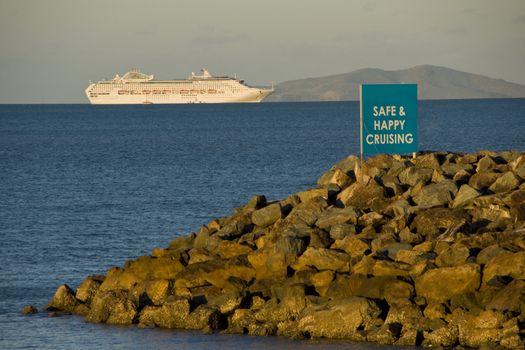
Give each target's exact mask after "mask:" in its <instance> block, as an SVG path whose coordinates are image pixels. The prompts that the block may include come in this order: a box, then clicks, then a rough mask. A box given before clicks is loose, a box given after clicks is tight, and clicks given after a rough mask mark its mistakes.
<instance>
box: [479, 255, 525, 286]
mask: <svg viewBox="0 0 525 350" xmlns="http://www.w3.org/2000/svg"><path fill="white" fill-rule="evenodd" d="M497 276H508V277H512V278H519V279H525V251H520V252H517V253H511V252H508V253H503V254H499V255H497V256H495V257H494V258H492V259H491V260H490V261H489V262H488V263H487V265H485V268H484V270H483V283H487V282H488V281H490V280H491V279H493V278H494V277H497Z"/></svg>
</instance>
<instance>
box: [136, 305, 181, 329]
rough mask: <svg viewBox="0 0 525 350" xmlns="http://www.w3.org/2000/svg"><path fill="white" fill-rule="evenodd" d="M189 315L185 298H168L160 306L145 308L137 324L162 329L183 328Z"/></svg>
mask: <svg viewBox="0 0 525 350" xmlns="http://www.w3.org/2000/svg"><path fill="white" fill-rule="evenodd" d="M189 314H190V303H189V301H188V300H187V299H186V298H173V297H172V298H170V299H169V300H167V301H166V302H165V303H164V304H163V305H162V306H146V307H145V308H144V309H143V310H142V311H141V313H140V316H139V324H142V325H148V324H153V325H155V326H158V327H162V328H184V327H185V326H186V319H187V318H188V317H189Z"/></svg>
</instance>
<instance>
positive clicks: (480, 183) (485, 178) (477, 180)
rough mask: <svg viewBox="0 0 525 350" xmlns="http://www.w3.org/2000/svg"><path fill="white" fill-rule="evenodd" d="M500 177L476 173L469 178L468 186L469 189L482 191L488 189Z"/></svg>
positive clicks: (493, 174) (491, 173)
mask: <svg viewBox="0 0 525 350" xmlns="http://www.w3.org/2000/svg"><path fill="white" fill-rule="evenodd" d="M500 176H501V174H500V173H493V172H489V173H486V172H482V173H477V174H474V175H472V176H471V177H470V179H469V181H468V184H469V186H470V187H472V188H475V189H476V190H484V189H487V188H489V187H490V186H491V185H492V184H493V183H494V182H495V181H496V180H497V179H498V178H499V177H500Z"/></svg>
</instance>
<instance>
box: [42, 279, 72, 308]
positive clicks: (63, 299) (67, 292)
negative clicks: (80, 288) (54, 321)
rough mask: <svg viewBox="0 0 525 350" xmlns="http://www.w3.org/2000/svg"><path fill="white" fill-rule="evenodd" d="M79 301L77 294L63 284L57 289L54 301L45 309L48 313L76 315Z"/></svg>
mask: <svg viewBox="0 0 525 350" xmlns="http://www.w3.org/2000/svg"><path fill="white" fill-rule="evenodd" d="M78 305H79V301H78V300H77V299H76V298H75V292H74V291H73V290H72V289H71V288H70V287H69V286H68V285H67V284H63V285H61V286H60V287H58V288H57V290H56V291H55V295H53V299H51V301H49V303H47V305H46V306H45V307H44V308H45V309H46V310H48V311H55V310H58V311H66V312H71V313H75V310H76V308H77V306H78Z"/></svg>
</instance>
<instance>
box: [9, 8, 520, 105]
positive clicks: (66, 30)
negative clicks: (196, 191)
mask: <svg viewBox="0 0 525 350" xmlns="http://www.w3.org/2000/svg"><path fill="white" fill-rule="evenodd" d="M420 64H432V65H438V66H445V67H449V68H453V69H457V70H461V71H466V72H470V73H477V74H482V75H486V76H489V77H492V78H501V79H505V80H507V81H511V82H515V83H520V84H525V1H524V0H515V1H511V0H501V1H494V0H490V1H487V0H461V1H458V0H440V1H435V0H396V1H393V0H366V1H364V0H363V1H357V0H323V1H319V0H317V1H310V0H286V1H285V0H265V1H253V0H221V1H216V0H209V1H199V0H192V1H187V0H183V1H179V0H138V1H137V0H111V1H107V0H89V1H86V0H45V1H43V0H0V103H87V102H88V101H87V98H86V97H85V95H84V89H85V88H86V87H87V85H88V82H89V81H90V80H92V81H98V80H102V79H104V78H112V77H113V76H114V75H115V74H117V73H119V74H120V75H122V74H124V73H125V72H126V71H128V70H129V69H131V68H138V69H140V70H141V71H143V72H145V73H148V74H154V75H155V77H157V78H159V79H171V78H185V77H187V76H189V75H190V74H191V72H192V71H195V72H197V71H199V69H200V68H202V67H206V68H207V69H208V70H209V71H210V72H211V73H212V74H216V75H230V76H233V75H236V76H237V77H238V78H242V79H245V80H246V82H247V83H248V84H250V85H254V86H256V85H266V86H268V85H270V84H271V83H272V82H274V83H279V82H283V81H286V80H293V79H301V78H306V77H319V76H325V75H332V74H340V73H347V72H351V71H353V70H356V69H360V68H369V67H371V68H381V69H386V70H395V69H404V68H409V67H412V66H415V65H420Z"/></svg>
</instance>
